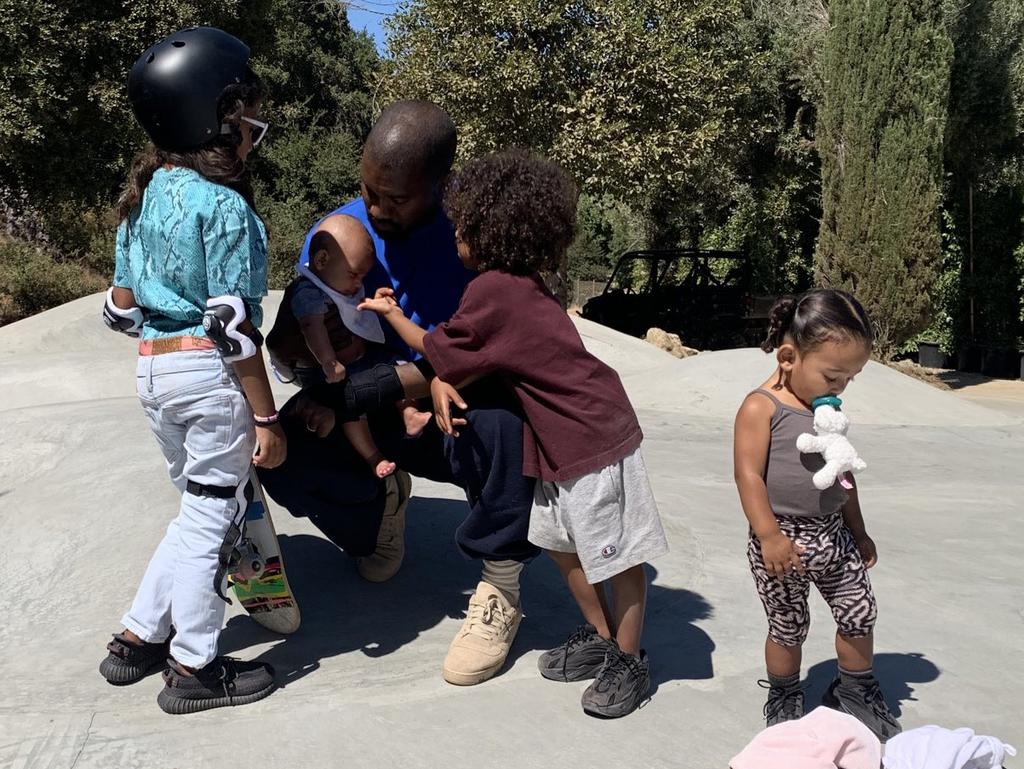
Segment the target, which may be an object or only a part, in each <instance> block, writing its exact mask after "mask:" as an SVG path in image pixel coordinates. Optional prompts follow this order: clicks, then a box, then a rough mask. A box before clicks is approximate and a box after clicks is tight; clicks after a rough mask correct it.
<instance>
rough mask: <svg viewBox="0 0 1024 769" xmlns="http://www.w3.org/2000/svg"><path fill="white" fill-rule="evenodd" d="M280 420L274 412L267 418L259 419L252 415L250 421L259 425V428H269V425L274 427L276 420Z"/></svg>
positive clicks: (259, 417)
mask: <svg viewBox="0 0 1024 769" xmlns="http://www.w3.org/2000/svg"><path fill="white" fill-rule="evenodd" d="M280 418H281V415H280V414H278V413H277V412H276V411H275V412H274V413H273V414H271V415H270V416H269V417H261V416H257V415H256V414H253V415H252V421H253V422H255V423H256V424H257V425H259V426H260V427H270V426H271V425H276V424H277V420H278V419H280Z"/></svg>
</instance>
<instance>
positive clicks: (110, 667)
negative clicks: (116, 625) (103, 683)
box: [100, 631, 174, 686]
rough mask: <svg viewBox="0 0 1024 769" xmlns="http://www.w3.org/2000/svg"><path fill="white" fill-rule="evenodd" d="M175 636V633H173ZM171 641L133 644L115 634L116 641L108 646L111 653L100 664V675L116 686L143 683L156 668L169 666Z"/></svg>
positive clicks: (120, 635)
mask: <svg viewBox="0 0 1024 769" xmlns="http://www.w3.org/2000/svg"><path fill="white" fill-rule="evenodd" d="M171 635H172V636H173V635H174V631H171ZM170 645H171V639H170V637H168V639H167V640H166V641H161V642H160V643H147V642H145V641H143V642H142V643H141V644H138V645H136V644H133V643H132V642H131V641H129V640H128V639H127V638H125V637H124V635H123V634H121V633H115V634H114V639H113V640H112V641H111V642H110V643H108V644H107V652H109V653H108V654H107V656H106V658H105V659H104V660H103V662H101V663H100V675H101V676H103V677H104V678H106V679H107V681H108V682H109V683H112V684H114V685H115V686H125V685H127V684H133V683H135V682H136V681H141V680H142V679H143V678H145V677H146V676H147V675H148V674H149V673H150V672H152V671H153V670H154V669H156V668H162V667H164V666H165V665H166V664H167V654H168V650H169V649H170Z"/></svg>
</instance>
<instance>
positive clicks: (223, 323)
mask: <svg viewBox="0 0 1024 769" xmlns="http://www.w3.org/2000/svg"><path fill="white" fill-rule="evenodd" d="M248 317H249V313H248V311H247V310H246V309H245V302H243V301H242V300H241V299H240V298H239V297H237V296H215V297H213V298H211V299H209V300H207V302H206V312H205V313H203V330H204V331H206V335H207V336H208V337H209V338H210V341H212V342H213V343H214V344H215V345H217V349H218V350H220V353H221V355H223V356H224V360H225V361H227V362H228V363H236V362H237V361H240V360H245V359H246V358H251V357H252V356H254V355H255V354H256V353H257V351H258V350H259V348H260V345H262V344H263V335H262V334H261V333H260V332H259V331H257V330H256V329H253V330H252V331H251V332H248V333H247V332H245V331H242V330H241V329H240V328H239V326H240V325H241V324H242V323H244V322H245V321H246V320H247V319H248Z"/></svg>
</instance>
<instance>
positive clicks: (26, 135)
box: [0, 0, 378, 282]
mask: <svg viewBox="0 0 1024 769" xmlns="http://www.w3.org/2000/svg"><path fill="white" fill-rule="evenodd" d="M200 24H209V25H214V26H219V27H222V28H223V29H226V30H227V31H229V32H231V33H233V34H236V35H238V36H239V37H241V38H242V39H244V40H245V41H246V42H247V43H248V44H249V45H250V47H251V49H252V52H253V66H254V68H255V69H256V70H257V72H259V73H260V74H261V76H263V77H264V79H265V80H266V82H267V84H268V86H269V92H270V98H269V100H268V103H267V105H266V107H265V112H266V114H267V115H268V118H269V122H270V123H271V132H270V134H269V135H268V137H267V140H266V141H265V143H264V144H262V145H261V146H260V148H259V150H258V152H257V153H255V154H254V156H253V158H254V165H253V173H254V177H255V185H256V192H257V205H258V207H259V209H260V211H261V214H262V215H263V216H264V218H265V219H266V220H267V223H268V225H269V229H270V232H271V260H272V274H273V275H274V276H275V278H276V279H277V280H278V282H280V280H282V279H283V278H284V277H285V276H286V275H287V274H288V272H289V269H290V263H291V261H292V260H293V259H294V255H295V252H296V251H297V249H298V247H299V246H300V245H301V236H302V234H303V233H304V232H305V230H306V229H307V228H308V226H309V225H310V224H311V223H312V221H313V220H314V219H315V217H316V216H318V215H320V214H321V213H323V212H324V211H326V210H328V209H330V208H331V207H333V206H335V205H337V204H338V202H339V201H340V200H341V199H342V198H344V197H346V196H348V195H351V194H354V193H355V192H356V191H357V190H358V162H357V161H358V154H357V153H358V147H359V146H360V144H361V142H362V139H363V137H364V136H365V134H366V131H367V130H368V127H369V124H370V121H371V119H372V99H371V92H370V89H371V85H372V82H373V80H374V77H375V75H374V72H375V68H376V66H377V61H378V60H377V54H376V51H375V49H374V47H373V44H372V42H371V41H370V40H369V38H367V37H366V36H365V35H363V34H356V33H353V31H352V30H351V28H350V27H349V25H348V22H347V19H346V17H345V10H344V6H343V5H341V4H340V3H334V2H308V0H252V1H251V2H242V0H212V1H211V2H207V3H202V4H196V3H194V2H189V0H152V1H151V2H146V3H134V2H116V3H111V2H100V1H99V0H92V1H86V2H70V0H0V216H2V217H3V219H4V220H5V222H6V225H7V228H8V229H9V230H12V231H14V232H18V233H19V234H21V235H23V236H24V235H28V236H30V237H32V238H33V239H34V240H35V241H36V242H37V243H43V244H46V243H48V244H49V247H50V248H51V249H52V250H53V251H54V252H55V253H56V254H59V255H60V258H61V260H62V261H67V260H72V261H74V260H78V261H79V262H84V263H86V264H88V265H89V266H91V267H93V268H96V269H98V270H101V271H107V270H109V266H110V263H111V260H112V250H111V245H110V234H111V232H112V230H113V227H114V225H115V224H116V222H114V221H112V220H111V218H110V214H109V210H110V206H111V204H112V203H113V201H114V199H115V198H116V197H117V194H118V191H119V189H120V187H121V185H122V184H123V182H124V178H125V175H126V172H127V170H128V167H129V165H130V163H131V160H132V157H133V156H134V154H135V152H136V151H137V150H138V149H139V148H141V146H142V144H143V142H144V140H145V137H144V135H143V133H142V131H141V130H140V129H139V128H138V126H137V125H136V123H135V121H134V119H133V117H132V115H131V111H130V108H129V106H128V103H127V99H126V96H125V79H126V77H127V72H128V69H129V68H130V66H131V64H132V63H133V62H134V61H135V59H136V58H137V57H138V55H139V54H140V53H141V52H142V51H143V50H144V49H145V47H146V46H148V45H150V44H152V43H153V42H155V41H156V40H158V39H160V38H161V37H163V36H165V35H167V34H169V33H170V32H172V31H174V30H175V29H180V28H182V27H186V26H191V25H200Z"/></svg>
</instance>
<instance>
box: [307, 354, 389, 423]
mask: <svg viewBox="0 0 1024 769" xmlns="http://www.w3.org/2000/svg"><path fill="white" fill-rule="evenodd" d="M309 395H310V397H312V398H313V400H315V401H316V402H317V403H319V404H321V405H323V406H327V407H329V408H333V409H334V411H335V412H336V413H337V415H338V418H339V419H341V420H342V421H352V420H354V419H358V418H359V417H361V416H363V415H365V414H369V413H370V412H373V411H377V410H378V409H381V408H383V407H384V406H387V405H390V404H392V403H396V402H398V401H400V400H402V399H403V398H404V397H405V388H404V387H403V386H402V380H401V379H399V378H398V372H397V371H396V370H395V367H394V366H393V365H390V364H387V363H378V364H377V365H376V366H374V367H373V368H371V369H367V370H366V371H360V372H359V373H357V374H353V375H352V376H350V377H348V378H346V379H344V380H342V381H341V382H339V383H338V384H333V385H332V384H324V385H318V386H316V387H312V388H310V390H309Z"/></svg>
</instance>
